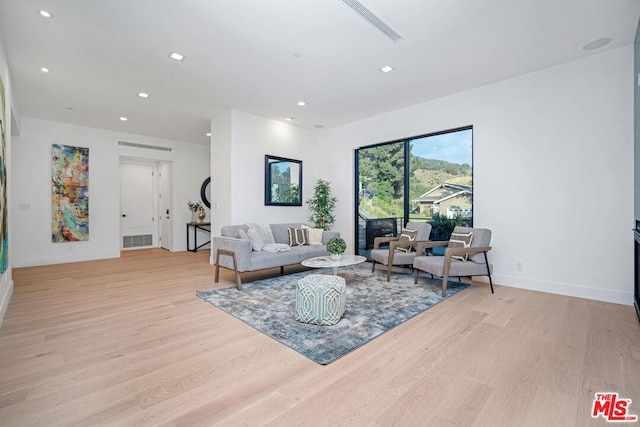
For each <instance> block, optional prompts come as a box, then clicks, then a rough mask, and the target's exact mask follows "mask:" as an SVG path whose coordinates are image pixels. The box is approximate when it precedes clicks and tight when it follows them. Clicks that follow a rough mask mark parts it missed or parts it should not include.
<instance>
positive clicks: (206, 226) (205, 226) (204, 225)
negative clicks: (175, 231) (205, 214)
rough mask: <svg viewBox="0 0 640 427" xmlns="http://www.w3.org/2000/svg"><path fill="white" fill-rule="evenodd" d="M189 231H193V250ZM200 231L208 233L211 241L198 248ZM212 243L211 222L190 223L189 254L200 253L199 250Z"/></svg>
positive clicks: (188, 225)
mask: <svg viewBox="0 0 640 427" xmlns="http://www.w3.org/2000/svg"><path fill="white" fill-rule="evenodd" d="M189 229H193V249H191V243H190V241H191V239H190V237H189V236H190V234H191V233H189ZM198 230H202V231H206V232H208V233H209V240H207V241H206V242H204V243H203V244H201V245H200V246H198ZM209 243H211V223H210V222H188V223H187V250H188V251H189V252H198V249H200V248H201V247H203V246H204V245H208V244H209Z"/></svg>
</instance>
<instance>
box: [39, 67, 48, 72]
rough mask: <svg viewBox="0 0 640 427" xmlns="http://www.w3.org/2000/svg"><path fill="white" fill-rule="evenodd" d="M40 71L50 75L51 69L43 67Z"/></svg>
mask: <svg viewBox="0 0 640 427" xmlns="http://www.w3.org/2000/svg"><path fill="white" fill-rule="evenodd" d="M40 71H42V72H43V73H48V72H49V69H48V68H47V67H42V68H40Z"/></svg>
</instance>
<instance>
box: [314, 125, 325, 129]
mask: <svg viewBox="0 0 640 427" xmlns="http://www.w3.org/2000/svg"><path fill="white" fill-rule="evenodd" d="M313 127H314V128H316V129H322V128H323V127H324V125H313Z"/></svg>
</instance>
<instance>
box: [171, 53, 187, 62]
mask: <svg viewBox="0 0 640 427" xmlns="http://www.w3.org/2000/svg"><path fill="white" fill-rule="evenodd" d="M169 58H171V59H175V60H176V61H182V60H183V59H184V56H183V55H180V54H179V53H176V52H171V55H169Z"/></svg>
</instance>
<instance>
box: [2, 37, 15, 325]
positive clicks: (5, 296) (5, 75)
mask: <svg viewBox="0 0 640 427" xmlns="http://www.w3.org/2000/svg"><path fill="white" fill-rule="evenodd" d="M0 78H2V83H3V86H4V95H5V105H4V108H5V120H6V123H5V124H4V126H5V137H6V151H5V156H6V157H5V159H4V162H5V167H6V168H7V183H8V186H10V185H11V182H12V172H13V170H12V167H11V154H12V153H11V144H12V137H11V132H12V126H11V125H12V116H11V113H12V111H13V108H12V102H11V99H12V97H11V78H10V76H9V67H8V65H7V58H6V56H5V53H4V46H3V44H2V39H0ZM11 193H12V190H11V188H10V187H9V188H7V202H8V208H7V213H9V212H10V209H11V201H10V198H11ZM0 208H1V207H0ZM12 219H13V218H12V217H11V214H9V215H8V218H7V220H8V223H7V226H8V229H9V230H8V231H9V249H8V258H9V265H8V266H7V269H6V270H5V272H4V274H2V276H1V277H0V326H1V325H2V320H3V319H4V314H5V312H6V311H7V307H8V305H9V300H10V299H11V294H12V293H13V280H12V278H11V269H12V256H13V254H12V250H13V242H14V241H15V239H14V238H13V236H12V234H11V224H12Z"/></svg>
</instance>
